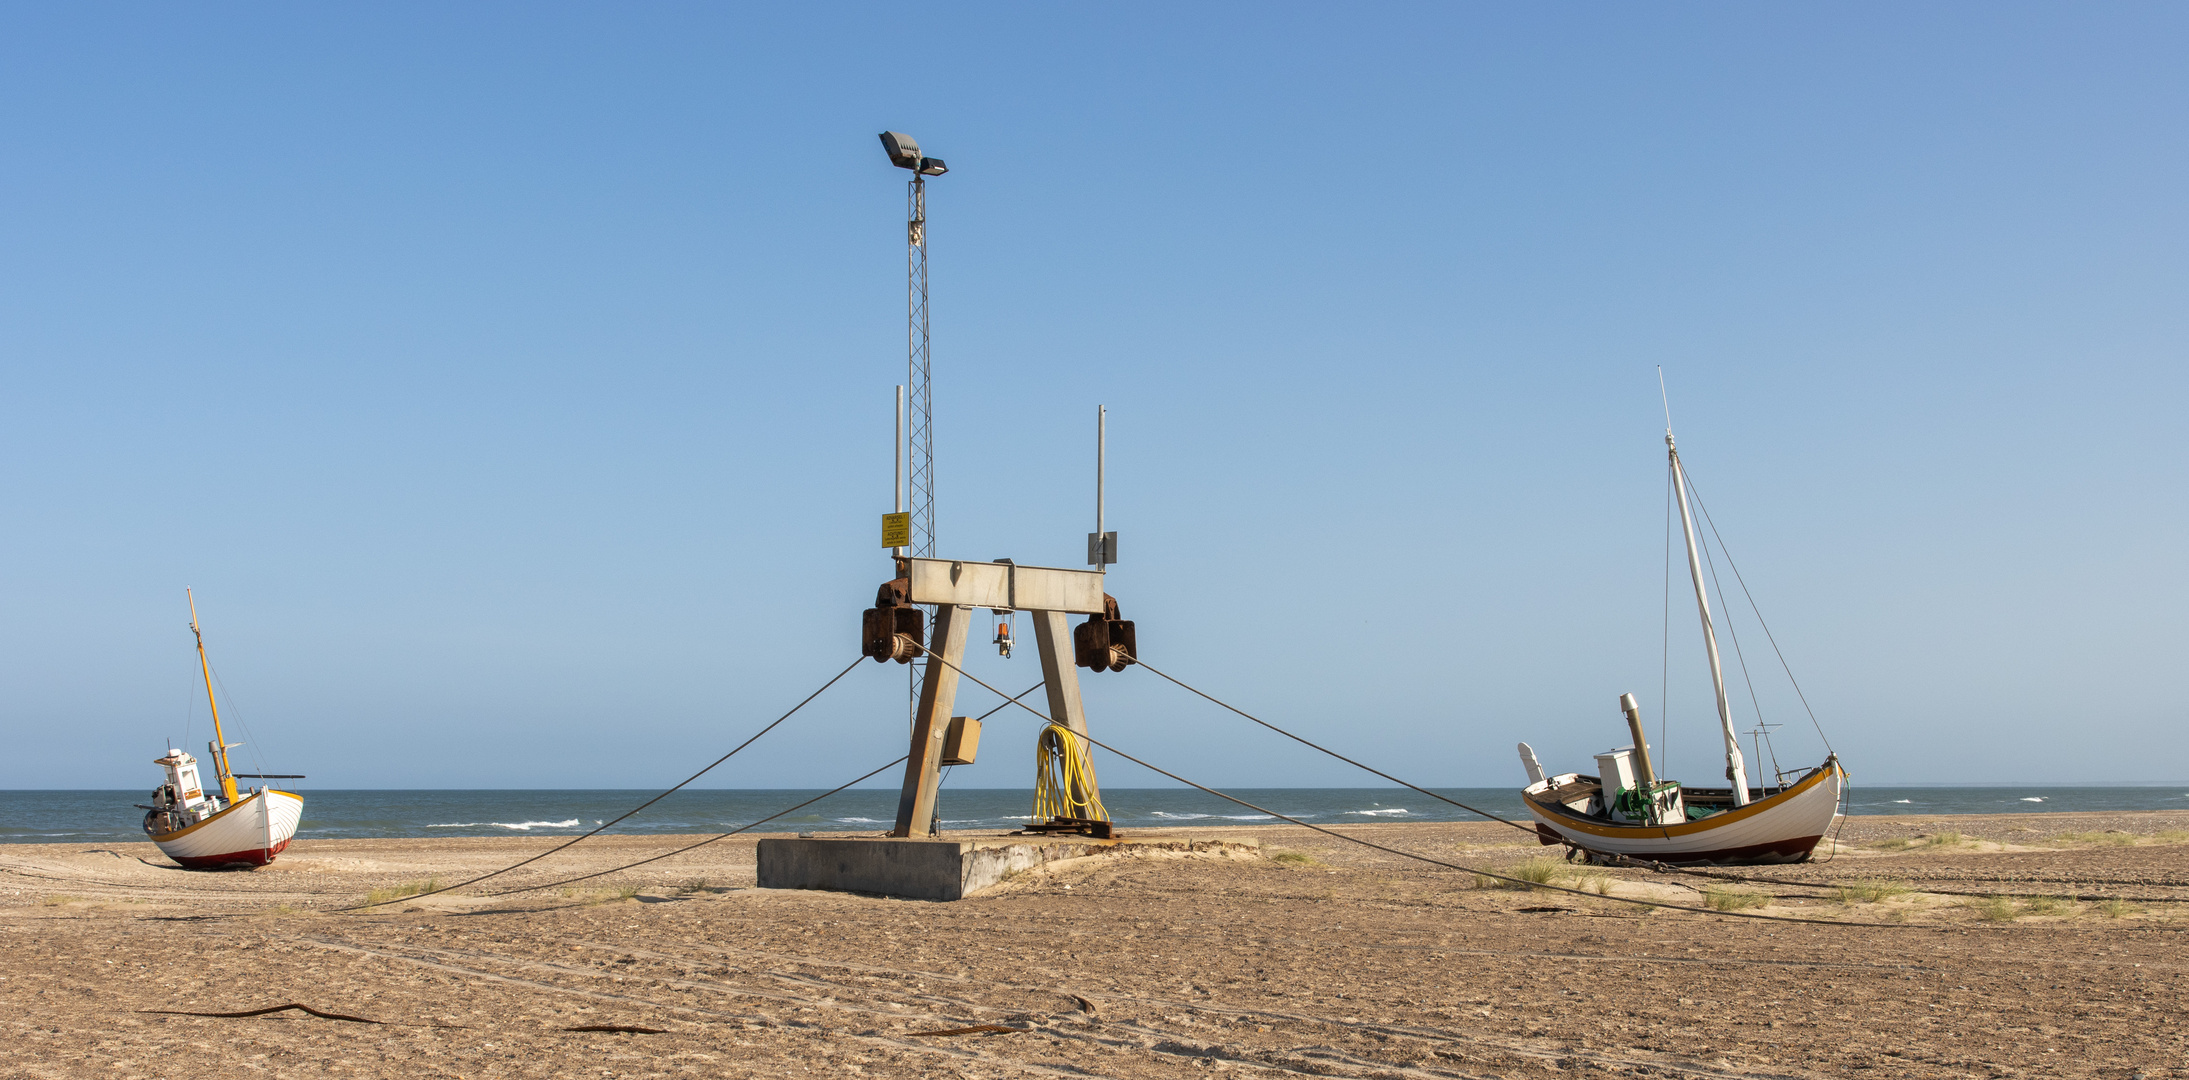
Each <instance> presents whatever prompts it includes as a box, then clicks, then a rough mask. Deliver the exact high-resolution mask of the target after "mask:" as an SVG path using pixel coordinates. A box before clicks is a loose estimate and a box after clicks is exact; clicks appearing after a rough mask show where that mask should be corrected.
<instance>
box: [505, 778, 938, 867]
mask: <svg viewBox="0 0 2189 1080" xmlns="http://www.w3.org/2000/svg"><path fill="white" fill-rule="evenodd" d="M906 756H907V757H909V756H910V755H906ZM904 760H905V759H904V758H902V757H900V758H898V759H897V760H895V761H892V762H890V763H889V764H887V765H884V766H882V767H881V768H880V769H876V770H874V771H873V772H870V773H867V774H866V775H865V776H862V777H859V779H858V780H852V781H849V782H847V783H843V784H839V785H837V786H836V787H834V788H831V789H830V790H828V791H824V792H822V793H821V794H819V795H815V796H814V797H813V798H810V799H807V800H806V801H805V802H802V803H799V804H798V805H796V806H793V807H789V808H786V809H783V810H778V811H776V812H775V813H772V814H769V815H768V816H767V817H764V818H761V819H760V820H758V821H753V822H749V823H747V824H744V825H740V826H738V827H737V828H734V829H731V830H730V831H729V832H726V833H722V834H720V835H718V836H710V837H708V838H707V839H705V840H701V841H700V842H698V843H696V844H686V845H684V846H683V847H680V848H678V849H676V850H675V851H670V852H664V853H662V854H660V855H655V856H653V857H651V858H646V859H640V860H639V861H637V862H633V863H624V864H623V865H622V866H617V867H611V868H609V869H607V870H602V871H600V872H598V873H593V874H581V875H579V876H577V877H574V878H564V879H562V880H561V881H550V882H548V883H546V884H545V885H527V886H525V887H523V888H521V889H505V890H503V891H501V892H498V893H494V894H493V895H495V896H515V895H517V894H518V893H525V892H533V891H536V890H539V889H552V888H554V887H555V886H557V885H568V884H570V883H572V882H577V881H589V880H591V879H593V878H597V877H605V876H607V875H609V874H614V873H620V872H622V871H625V870H629V869H631V868H632V867H634V866H644V865H646V864H647V863H650V862H660V861H661V860H663V859H666V858H669V857H670V856H672V855H682V854H684V853H685V852H687V851H691V850H693V849H694V848H703V847H706V846H707V845H708V844H712V843H714V842H715V841H717V840H727V839H729V838H730V837H732V836H736V835H737V834H738V833H741V832H745V831H748V830H750V829H755V828H758V827H759V826H762V825H765V824H767V823H768V822H771V821H774V820H775V819H776V818H779V817H783V816H785V815H787V814H794V813H797V812H798V811H800V810H803V809H805V808H806V807H809V806H812V805H813V804H814V803H817V802H820V801H821V800H823V799H826V798H828V797H829V796H831V795H834V794H836V793H837V792H839V791H842V790H844V789H845V788H848V787H850V786H851V785H852V784H856V783H859V782H860V781H864V780H869V779H872V778H873V777H874V776H875V775H876V774H878V773H880V772H882V771H883V770H884V769H889V768H892V767H894V766H897V765H902V764H904Z"/></svg>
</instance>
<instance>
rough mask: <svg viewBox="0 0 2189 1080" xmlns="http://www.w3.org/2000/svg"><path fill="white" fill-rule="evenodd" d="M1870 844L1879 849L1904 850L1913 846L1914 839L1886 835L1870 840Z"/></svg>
mask: <svg viewBox="0 0 2189 1080" xmlns="http://www.w3.org/2000/svg"><path fill="white" fill-rule="evenodd" d="M1870 846H1871V847H1873V848H1876V849H1877V850H1879V851H1905V850H1907V849H1908V848H1911V847H1914V846H1915V841H1913V840H1910V839H1908V838H1907V837H1905V836H1888V837H1886V838H1885V839H1883V840H1873V841H1871V843H1870Z"/></svg>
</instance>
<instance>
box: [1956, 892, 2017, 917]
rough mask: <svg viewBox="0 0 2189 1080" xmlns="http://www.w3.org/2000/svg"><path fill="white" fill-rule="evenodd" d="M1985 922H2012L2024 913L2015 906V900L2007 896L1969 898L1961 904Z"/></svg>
mask: <svg viewBox="0 0 2189 1080" xmlns="http://www.w3.org/2000/svg"><path fill="white" fill-rule="evenodd" d="M1961 906H1962V907H1965V908H1967V909H1969V911H1970V912H1972V913H1974V914H1975V916H1976V917H1977V918H1979V919H1982V920H1984V921H1985V922H2012V921H2014V920H2015V919H2016V918H2019V917H2020V916H2021V914H2022V912H2021V910H2020V909H2018V908H2016V907H2015V906H2014V900H2013V898H2011V897H2006V896H1987V897H1984V898H1983V899H1981V900H1969V901H1966V902H1964V903H1962V905H1961Z"/></svg>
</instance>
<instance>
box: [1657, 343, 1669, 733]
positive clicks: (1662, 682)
mask: <svg viewBox="0 0 2189 1080" xmlns="http://www.w3.org/2000/svg"><path fill="white" fill-rule="evenodd" d="M1664 377H1665V369H1663V368H1658V369H1657V380H1658V382H1659V383H1660V384H1661V383H1662V382H1663V381H1664ZM1658 389H1660V390H1661V389H1663V387H1662V386H1661V385H1660V386H1659V387H1658ZM1671 424H1672V403H1671V402H1670V401H1666V402H1665V425H1666V428H1665V430H1667V431H1670V430H1671ZM1658 641H1659V642H1661V643H1662V644H1663V652H1664V655H1663V657H1662V658H1661V659H1660V661H1659V666H1658V669H1657V756H1658V758H1660V759H1661V760H1663V761H1664V762H1665V764H1666V765H1668V766H1669V765H1670V764H1671V763H1672V462H1671V461H1669V460H1667V461H1666V462H1665V626H1664V636H1663V637H1661V638H1659V639H1658Z"/></svg>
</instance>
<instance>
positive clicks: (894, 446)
mask: <svg viewBox="0 0 2189 1080" xmlns="http://www.w3.org/2000/svg"><path fill="white" fill-rule="evenodd" d="M889 421H890V423H892V424H894V425H896V427H895V429H894V430H893V431H892V432H891V433H890V436H889V509H890V512H891V513H895V514H902V513H904V386H903V384H899V385H898V387H897V403H896V404H895V405H892V406H890V411H889ZM889 553H890V554H891V555H902V554H904V549H903V548H890V549H889Z"/></svg>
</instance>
